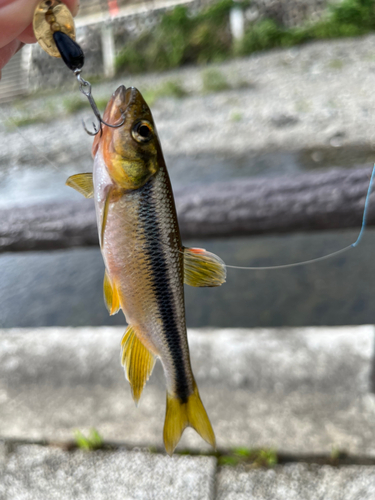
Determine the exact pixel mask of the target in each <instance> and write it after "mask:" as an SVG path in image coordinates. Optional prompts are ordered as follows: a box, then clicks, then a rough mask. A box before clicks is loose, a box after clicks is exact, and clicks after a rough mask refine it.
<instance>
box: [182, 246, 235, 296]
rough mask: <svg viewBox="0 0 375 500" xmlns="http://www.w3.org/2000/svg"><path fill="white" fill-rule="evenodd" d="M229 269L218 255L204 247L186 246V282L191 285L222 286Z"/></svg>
mask: <svg viewBox="0 0 375 500" xmlns="http://www.w3.org/2000/svg"><path fill="white" fill-rule="evenodd" d="M226 277H227V270H226V267H225V264H224V262H223V261H222V260H221V259H220V257H218V256H217V255H215V254H213V253H211V252H207V250H204V249H203V248H184V282H185V283H186V284H187V285H190V286H198V287H199V286H201V287H203V286H220V285H222V284H223V283H225V279H226Z"/></svg>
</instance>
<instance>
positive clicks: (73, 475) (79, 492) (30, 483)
mask: <svg viewBox="0 0 375 500" xmlns="http://www.w3.org/2000/svg"><path fill="white" fill-rule="evenodd" d="M215 468H216V460H215V459H214V458H210V457H194V458H193V457H185V456H184V457H182V456H180V457H178V456H174V457H172V458H170V457H168V456H162V455H152V454H150V453H142V452H136V451H132V452H128V451H124V450H119V451H115V452H102V451H98V452H90V453H84V452H80V451H77V452H74V453H68V452H64V451H62V450H60V449H54V448H51V447H43V446H35V445H34V446H20V447H17V448H16V450H15V451H14V452H13V453H11V454H10V455H9V456H8V457H7V460H6V463H5V465H4V466H3V469H1V468H0V498H1V499H2V500H21V499H23V500H26V499H27V500H34V499H35V500H51V499H54V500H65V499H66V500H72V499H73V498H74V499H75V500H86V499H90V500H104V499H109V498H111V499H120V498H123V499H133V498H134V499H135V498H137V499H138V498H139V499H151V498H157V499H160V500H171V499H179V500H211V499H212V498H213V488H214V480H215Z"/></svg>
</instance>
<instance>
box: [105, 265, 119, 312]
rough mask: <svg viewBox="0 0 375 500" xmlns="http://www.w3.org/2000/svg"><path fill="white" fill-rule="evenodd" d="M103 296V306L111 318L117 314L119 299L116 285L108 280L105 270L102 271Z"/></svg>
mask: <svg viewBox="0 0 375 500" xmlns="http://www.w3.org/2000/svg"><path fill="white" fill-rule="evenodd" d="M103 295H104V303H105V306H106V308H107V310H108V312H109V314H110V315H111V316H113V315H114V314H116V313H118V312H119V309H120V297H119V294H118V290H117V288H116V285H114V284H112V282H111V280H110V279H109V276H108V273H107V270H105V271H104V281H103Z"/></svg>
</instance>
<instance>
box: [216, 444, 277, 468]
mask: <svg viewBox="0 0 375 500" xmlns="http://www.w3.org/2000/svg"><path fill="white" fill-rule="evenodd" d="M218 464H219V465H227V466H232V467H236V466H237V465H240V464H246V465H249V466H251V467H254V468H257V467H265V468H272V467H274V466H275V465H277V454H276V452H275V451H274V450H266V449H264V450H251V449H249V448H234V449H233V450H232V451H231V452H230V453H228V454H225V455H224V454H223V455H219V457H218Z"/></svg>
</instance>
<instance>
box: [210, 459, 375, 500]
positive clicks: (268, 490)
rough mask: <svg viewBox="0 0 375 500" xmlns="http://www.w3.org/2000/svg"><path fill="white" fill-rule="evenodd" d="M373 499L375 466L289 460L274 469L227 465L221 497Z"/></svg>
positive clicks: (247, 499)
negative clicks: (311, 463) (301, 462)
mask: <svg viewBox="0 0 375 500" xmlns="http://www.w3.org/2000/svg"><path fill="white" fill-rule="evenodd" d="M318 498H319V499H323V498H324V500H359V499H360V500H373V498H375V467H371V466H346V467H340V468H335V467H330V466H323V467H319V466H317V465H306V464H289V465H286V466H282V467H280V466H279V467H276V468H275V469H271V470H250V471H246V470H244V469H242V470H241V469H230V468H228V467H226V468H224V469H223V470H222V471H220V473H219V474H218V477H217V495H216V499H217V500H250V499H251V500H276V499H277V500H302V499H303V500H316V499H318Z"/></svg>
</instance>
